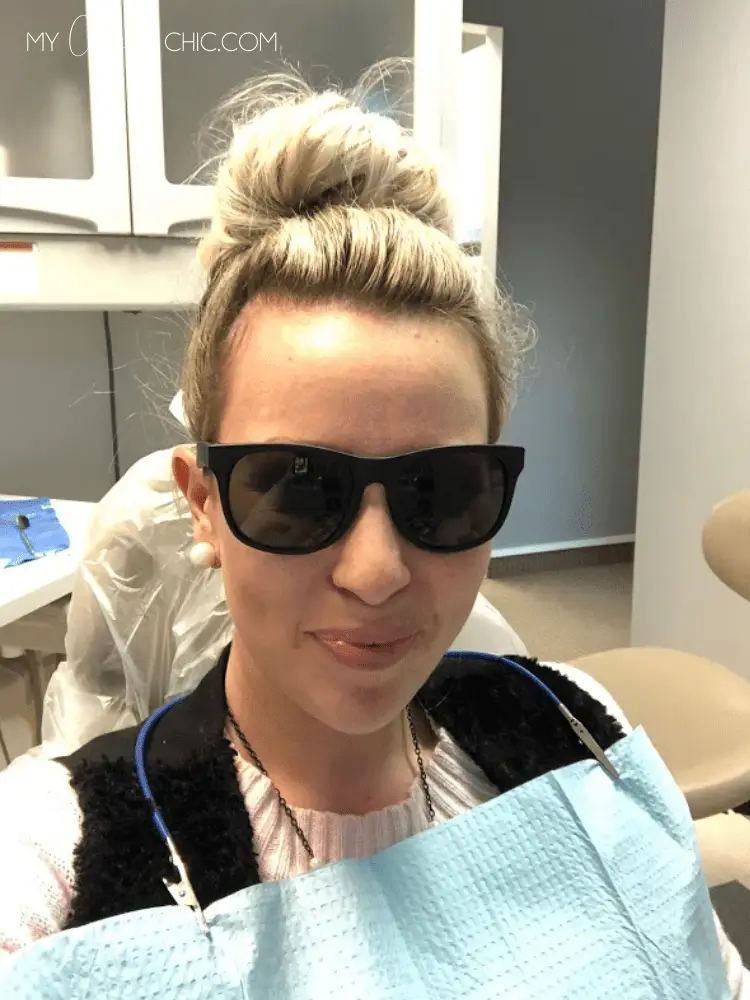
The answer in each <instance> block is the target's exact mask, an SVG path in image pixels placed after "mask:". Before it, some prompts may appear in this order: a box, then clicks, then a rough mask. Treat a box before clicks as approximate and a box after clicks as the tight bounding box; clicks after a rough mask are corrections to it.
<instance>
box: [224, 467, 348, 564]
mask: <svg viewBox="0 0 750 1000" xmlns="http://www.w3.org/2000/svg"><path fill="white" fill-rule="evenodd" d="M350 496H351V479H350V477H349V475H348V473H347V470H346V468H344V467H343V465H342V463H341V462H337V461H336V460H335V459H332V458H328V457H327V456H322V457H321V456H314V455H313V454H312V453H310V452H304V451H300V452H294V451H291V450H290V451H281V450H280V451H263V452H254V453H250V454H248V455H244V456H243V457H242V458H241V459H240V460H239V461H238V462H237V464H236V465H235V466H234V469H233V470H232V475H231V477H230V480H229V506H230V509H231V512H232V517H233V518H234V520H235V522H236V524H237V527H238V529H239V531H240V533H241V534H242V535H244V536H245V537H246V538H247V539H248V541H250V542H255V543H258V544H260V545H265V546H268V547H269V548H278V549H287V548H288V549H292V548H294V549H302V550H309V551H314V550H315V549H316V548H319V547H320V546H321V545H323V544H324V543H325V542H326V541H327V540H328V539H329V538H330V537H331V536H332V535H333V534H334V533H335V532H336V530H337V529H338V527H339V525H340V524H341V519H342V517H343V516H344V514H345V513H346V509H347V506H348V498H349V497H350Z"/></svg>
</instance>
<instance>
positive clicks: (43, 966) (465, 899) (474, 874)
mask: <svg viewBox="0 0 750 1000" xmlns="http://www.w3.org/2000/svg"><path fill="white" fill-rule="evenodd" d="M607 756H608V758H609V759H610V760H611V761H612V763H614V765H615V766H616V767H617V769H618V770H619V773H620V777H619V779H618V780H616V781H615V780H613V779H612V778H611V777H610V776H609V775H608V774H607V773H606V772H605V771H604V769H603V768H602V767H601V766H600V765H599V764H598V763H597V762H596V761H592V760H585V761H581V762H579V763H576V764H573V765H570V766H569V767H565V768H562V769H560V770H557V771H554V772H550V773H549V774H546V775H543V776H541V777H539V778H536V779H534V780H533V781H530V782H528V783H526V784H524V785H522V786H520V787H518V788H515V789H513V790H512V791H510V792H507V793H505V794H503V795H500V796H498V797H497V798H495V799H493V800H492V801H490V802H487V803H485V804H484V805H482V806H479V807H477V808H475V809H473V810H471V811H470V812H468V813H466V814H465V815H463V816H459V817H457V818H456V819H453V820H451V821H450V822H447V823H444V824H442V825H441V826H439V827H437V828H435V829H431V830H428V831H427V832H425V833H423V834H420V835H419V836H416V837H412V838H410V839H409V840H406V841H403V842H402V843H400V844H397V845H396V846H394V847H391V848H389V849H388V850H385V851H382V852H381V853H379V854H377V855H375V856H374V857H372V858H369V859H366V860H361V861H358V860H346V861H341V862H338V863H336V864H333V865H330V866H328V867H326V868H321V869H319V870H317V871H314V872H311V873H310V874H308V875H304V876H300V877H297V878H293V879H289V880H287V881H284V882H278V883H265V884H262V885H256V886H252V887H251V888H249V889H244V890H242V891H241V892H237V893H235V894H234V895H232V896H229V897H227V898H226V899H222V900H219V901H217V902H216V903H214V904H213V905H211V906H209V907H208V908H207V909H206V911H205V916H206V918H207V920H208V924H209V927H210V932H211V936H210V937H208V936H206V934H205V933H204V932H202V931H201V929H200V927H199V924H198V921H197V920H196V918H195V916H194V915H193V914H192V913H191V911H189V910H187V909H185V908H184V907H181V906H175V905H165V906H164V907H160V908H158V909H152V910H142V911H139V912H137V913H129V914H126V915H124V916H119V917H113V918H111V919H108V920H104V921H101V922H100V923H96V924H92V925H89V926H87V927H82V928H77V929H75V930H71V931H65V932H62V933H60V934H57V935H54V936H53V937H50V938H48V939H46V940H43V941H40V942H38V943H37V944H34V945H32V946H31V947H29V948H27V949H26V950H25V951H23V952H21V953H20V954H19V955H18V956H17V957H16V958H15V959H13V960H12V962H11V964H10V966H9V968H8V970H7V972H6V973H5V978H3V976H2V974H0V997H2V998H3V1000H6V998H8V1000H10V998H13V1000H105V998H106V1000H276V998H284V1000H428V998H429V1000H441V998H442V1000H458V998H470V1000H480V998H481V1000H497V998H508V1000H532V998H533V1000H540V998H544V1000H584V998H585V1000H610V998H616V1000H728V998H729V987H728V984H727V980H726V976H725V973H724V969H723V966H722V961H721V955H720V952H719V945H718V940H717V936H716V931H715V925H714V921H713V914H712V908H711V903H710V900H709V896H708V890H707V888H706V884H705V881H704V877H703V873H702V869H701V864H700V861H699V856H698V852H697V847H696V842H695V834H694V828H693V824H692V821H691V818H690V815H689V811H688V808H687V805H686V803H685V801H684V799H683V797H682V795H681V793H680V792H679V790H678V789H677V787H676V786H675V783H674V781H673V779H672V777H671V776H670V774H669V772H668V771H667V769H666V767H665V765H664V763H663V762H662V761H661V759H660V758H659V756H658V755H657V753H656V752H655V750H654V749H653V747H652V746H651V743H650V742H649V740H648V738H647V736H646V735H645V733H644V732H643V731H642V730H640V729H639V730H636V731H635V732H634V733H632V734H631V735H630V736H628V737H626V738H625V739H623V740H621V741H619V742H618V743H616V744H615V745H614V746H613V747H611V748H610V749H609V750H608V751H607ZM165 897H166V892H165Z"/></svg>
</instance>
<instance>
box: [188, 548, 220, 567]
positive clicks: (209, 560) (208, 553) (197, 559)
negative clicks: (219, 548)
mask: <svg viewBox="0 0 750 1000" xmlns="http://www.w3.org/2000/svg"><path fill="white" fill-rule="evenodd" d="M188 558H189V559H190V562H191V563H192V564H193V566H195V568H196V569H210V568H211V567H212V566H215V565H216V550H215V549H214V547H213V545H211V544H210V542H198V543H197V544H196V545H194V546H193V547H192V548H191V549H190V552H189V554H188Z"/></svg>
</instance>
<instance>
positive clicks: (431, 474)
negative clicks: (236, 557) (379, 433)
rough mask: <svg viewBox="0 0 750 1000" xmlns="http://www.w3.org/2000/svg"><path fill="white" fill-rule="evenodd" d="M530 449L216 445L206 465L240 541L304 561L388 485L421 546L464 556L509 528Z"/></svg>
mask: <svg viewBox="0 0 750 1000" xmlns="http://www.w3.org/2000/svg"><path fill="white" fill-rule="evenodd" d="M524 455H525V450H524V449H523V448H517V447H513V446H510V445H496V444H495V445H492V444H480V445H453V446H450V447H445V448H428V449H426V450H424V451H414V452H410V453H408V454H405V455H394V456H388V457H385V458H365V457H362V456H359V455H349V454H346V453H345V452H340V451H331V450H329V449H328V448H316V447H313V446H310V445H297V444H208V443H207V442H200V443H199V444H198V448H197V459H198V465H199V467H200V468H201V469H205V470H208V471H209V472H211V473H212V474H213V475H214V476H215V477H216V482H217V485H218V488H219V497H220V499H221V506H222V510H223V511H224V517H225V518H226V521H227V524H228V525H229V528H230V530H231V531H232V534H234V536H235V537H236V538H238V539H239V541H241V542H244V544H245V545H249V546H251V547H252V548H255V549H260V550H261V551H263V552H273V553H276V554H278V555H303V554H308V553H310V552H318V551H320V549H324V548H326V547H327V546H328V545H333V543H334V542H336V541H338V539H339V538H341V537H342V536H343V535H344V534H346V532H347V531H348V530H349V528H350V527H351V526H352V524H353V523H354V520H355V518H356V516H357V513H358V511H359V508H360V505H361V503H362V494H363V492H364V489H365V487H366V486H369V485H370V483H380V484H381V485H382V486H384V487H385V493H386V497H387V500H388V508H389V511H390V515H391V518H392V520H393V523H394V524H395V526H396V528H397V530H398V531H399V533H400V534H401V535H402V536H403V537H404V538H405V539H406V540H407V541H408V542H410V543H411V544H412V545H415V546H416V547H417V548H419V549H426V550H427V551H429V552H446V553H447V552H463V551H465V550H467V549H473V548H476V547H477V546H479V545H483V544H484V543H485V542H486V541H488V540H489V539H490V538H492V536H493V535H494V534H496V532H498V531H499V530H500V528H501V527H502V526H503V524H504V522H505V519H506V518H507V516H508V511H509V510H510V505H511V501H512V499H513V492H514V490H515V486H516V482H517V480H518V477H519V476H520V474H521V472H522V470H523V464H524Z"/></svg>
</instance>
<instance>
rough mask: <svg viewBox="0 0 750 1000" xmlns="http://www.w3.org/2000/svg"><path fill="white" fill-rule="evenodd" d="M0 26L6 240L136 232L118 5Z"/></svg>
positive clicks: (26, 14)
mask: <svg viewBox="0 0 750 1000" xmlns="http://www.w3.org/2000/svg"><path fill="white" fill-rule="evenodd" d="M0 19H1V20H2V28H1V29H0V232H12V233H19V232H22V233H27V232H32V233H127V232H130V228H131V227H130V197H129V191H128V157H127V133H126V126H125V75H124V60H123V50H122V41H123V40H122V8H121V6H120V0H34V3H29V2H28V0H2V14H1V15H0Z"/></svg>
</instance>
